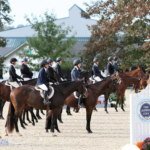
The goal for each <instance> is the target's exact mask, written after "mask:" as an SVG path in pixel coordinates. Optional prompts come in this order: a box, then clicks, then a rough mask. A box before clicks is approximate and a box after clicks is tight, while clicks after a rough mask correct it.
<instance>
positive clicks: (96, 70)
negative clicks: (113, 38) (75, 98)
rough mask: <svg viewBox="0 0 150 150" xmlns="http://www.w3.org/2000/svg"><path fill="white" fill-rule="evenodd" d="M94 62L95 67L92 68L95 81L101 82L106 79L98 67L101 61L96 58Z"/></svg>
mask: <svg viewBox="0 0 150 150" xmlns="http://www.w3.org/2000/svg"><path fill="white" fill-rule="evenodd" d="M93 62H94V65H93V67H92V71H93V76H94V79H95V80H96V81H101V79H104V77H103V76H102V75H101V72H100V70H99V67H98V64H99V59H98V58H94V60H93Z"/></svg>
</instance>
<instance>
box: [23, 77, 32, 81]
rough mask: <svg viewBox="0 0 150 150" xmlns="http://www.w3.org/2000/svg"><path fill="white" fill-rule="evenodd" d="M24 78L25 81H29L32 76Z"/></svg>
mask: <svg viewBox="0 0 150 150" xmlns="http://www.w3.org/2000/svg"><path fill="white" fill-rule="evenodd" d="M23 79H24V81H29V80H31V79H30V78H23Z"/></svg>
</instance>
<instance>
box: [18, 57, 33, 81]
mask: <svg viewBox="0 0 150 150" xmlns="http://www.w3.org/2000/svg"><path fill="white" fill-rule="evenodd" d="M22 62H23V63H22V65H21V67H20V72H21V74H22V76H23V78H24V79H25V80H26V79H27V80H28V79H31V78H32V76H33V73H32V72H31V71H30V69H29V67H28V66H27V63H28V59H27V58H24V59H23V60H22Z"/></svg>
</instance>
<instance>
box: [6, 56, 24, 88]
mask: <svg viewBox="0 0 150 150" xmlns="http://www.w3.org/2000/svg"><path fill="white" fill-rule="evenodd" d="M10 63H11V65H10V67H9V82H17V83H18V84H19V86H21V84H20V83H19V81H18V80H17V79H22V80H24V79H23V78H22V77H20V76H18V75H17V74H16V69H15V66H16V64H17V59H16V58H11V59H10Z"/></svg>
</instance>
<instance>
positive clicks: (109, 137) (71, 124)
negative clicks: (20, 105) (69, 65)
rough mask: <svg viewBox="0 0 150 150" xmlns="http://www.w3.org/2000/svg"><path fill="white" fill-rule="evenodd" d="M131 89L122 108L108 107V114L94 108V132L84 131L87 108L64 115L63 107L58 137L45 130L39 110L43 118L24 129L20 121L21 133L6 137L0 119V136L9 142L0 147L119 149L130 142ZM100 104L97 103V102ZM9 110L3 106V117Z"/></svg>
mask: <svg viewBox="0 0 150 150" xmlns="http://www.w3.org/2000/svg"><path fill="white" fill-rule="evenodd" d="M131 93H133V91H131V90H127V91H126V98H127V100H126V106H125V110H126V111H125V112H123V111H122V110H121V109H120V108H118V111H119V112H115V109H114V108H108V111H109V114H106V113H105V111H104V109H103V108H98V112H93V115H92V120H91V130H92V131H93V134H88V133H87V131H86V129H85V128H86V112H85V110H84V113H74V112H73V111H72V110H71V111H72V114H73V115H72V116H67V114H66V112H65V109H64V110H63V121H64V123H63V124H60V123H58V125H59V129H60V131H61V133H57V137H52V133H50V132H49V133H46V132H45V129H44V126H45V118H46V117H45V116H43V115H42V114H41V117H42V118H43V119H42V120H39V122H38V123H36V125H35V126H32V125H31V124H29V123H28V126H26V129H25V130H24V129H22V128H21V127H20V123H19V129H20V133H21V134H22V136H21V137H20V136H18V135H17V134H16V132H13V133H12V134H9V136H8V137H5V132H4V125H5V120H0V136H2V138H4V139H6V140H8V142H9V145H5V146H0V150H3V149H4V150H10V149H11V150H41V149H51V150H77V149H78V150H79V149H82V150H121V148H122V147H123V146H124V145H126V144H129V142H130V137H129V134H130V130H129V127H130V125H129V111H130V110H129V101H130V100H129V95H130V94H131ZM98 105H100V104H98ZM7 112H8V103H7V104H6V105H5V107H4V117H5V119H6V114H7Z"/></svg>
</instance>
